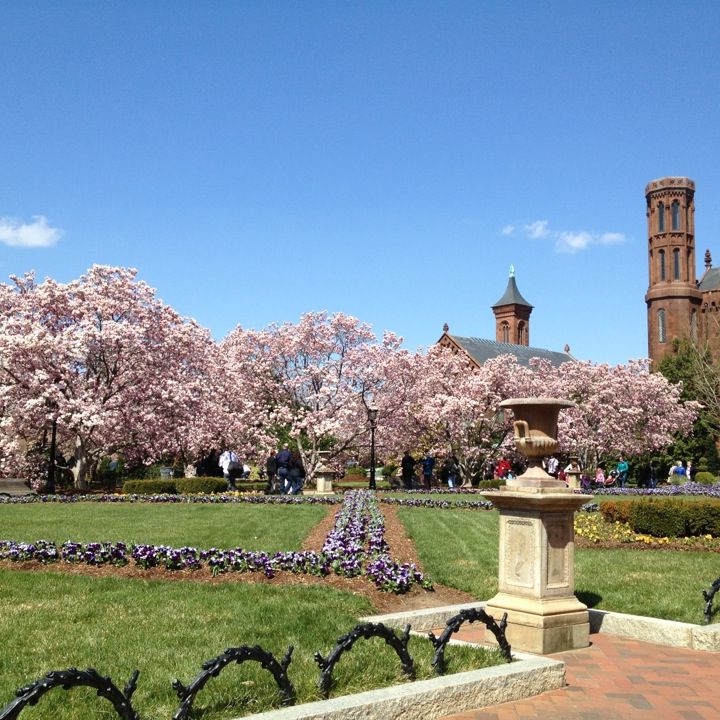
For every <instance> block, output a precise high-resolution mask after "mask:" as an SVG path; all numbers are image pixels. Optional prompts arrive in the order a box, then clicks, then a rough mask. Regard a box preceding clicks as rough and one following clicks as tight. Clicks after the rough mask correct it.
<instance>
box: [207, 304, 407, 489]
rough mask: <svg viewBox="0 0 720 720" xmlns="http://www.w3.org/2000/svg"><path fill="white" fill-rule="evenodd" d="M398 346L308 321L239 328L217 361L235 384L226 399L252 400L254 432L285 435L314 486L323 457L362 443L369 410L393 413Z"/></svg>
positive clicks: (344, 320) (355, 326) (357, 326)
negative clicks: (391, 388)
mask: <svg viewBox="0 0 720 720" xmlns="http://www.w3.org/2000/svg"><path fill="white" fill-rule="evenodd" d="M400 342H401V340H400V339H399V338H397V337H395V336H394V335H391V334H387V335H386V336H385V337H384V338H383V340H382V342H377V340H376V338H375V335H374V334H373V332H372V330H371V328H370V326H369V325H367V324H365V323H361V322H360V321H359V320H358V319H357V318H354V317H351V316H349V315H344V314H342V313H336V314H334V315H328V314H327V313H307V314H306V315H303V316H302V317H301V318H300V321H299V322H298V323H297V324H293V323H285V324H283V325H272V326H270V327H269V328H267V329H266V330H262V331H252V330H243V329H242V328H237V329H236V330H235V331H233V332H232V333H231V334H230V335H229V336H228V338H226V339H225V340H224V341H223V343H222V345H221V353H222V354H223V355H224V356H225V358H226V362H227V365H228V372H229V373H230V374H231V376H232V377H236V378H239V379H240V380H239V381H238V383H237V384H236V385H234V386H232V387H230V388H229V389H228V392H229V393H230V394H232V395H234V396H235V397H236V398H238V401H239V398H240V397H244V398H247V397H251V398H252V400H251V402H252V414H253V422H254V423H255V427H256V428H257V429H256V432H257V433H258V434H264V440H265V441H268V440H270V439H271V433H272V430H273V428H274V429H276V430H277V428H280V427H282V428H285V429H286V430H287V432H288V433H289V435H290V437H292V438H293V439H294V440H295V441H296V442H297V447H298V450H299V452H300V455H301V457H302V461H303V465H304V466H305V471H306V473H307V477H308V479H310V480H312V478H313V475H314V473H315V470H316V468H317V467H318V465H319V463H320V454H319V453H320V451H321V450H327V452H328V458H327V459H328V461H330V462H331V461H333V460H340V459H342V458H344V457H345V456H346V455H347V453H348V452H349V451H350V450H351V449H354V448H355V447H356V446H357V445H358V444H363V443H365V442H366V438H367V434H368V426H367V422H368V421H367V408H368V407H369V406H371V405H372V404H379V403H380V402H383V403H384V412H385V413H386V414H389V413H390V412H391V409H392V407H394V405H393V403H392V402H391V401H390V400H389V399H388V393H387V392H386V393H385V394H383V389H384V386H385V385H386V379H387V377H388V375H389V367H390V366H391V365H392V364H393V362H394V360H395V358H396V357H399V356H400V355H403V353H402V352H401V351H399V345H400ZM231 401H232V400H231ZM271 447H272V444H271V443H267V448H266V449H267V450H270V449H271Z"/></svg>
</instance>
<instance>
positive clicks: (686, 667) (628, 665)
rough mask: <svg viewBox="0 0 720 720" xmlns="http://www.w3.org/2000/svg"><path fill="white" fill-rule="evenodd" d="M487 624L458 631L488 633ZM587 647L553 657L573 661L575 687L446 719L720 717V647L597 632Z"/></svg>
mask: <svg viewBox="0 0 720 720" xmlns="http://www.w3.org/2000/svg"><path fill="white" fill-rule="evenodd" d="M484 630H485V628H484V626H480V627H475V626H474V624H473V625H467V626H464V627H462V628H461V629H460V631H459V632H458V633H456V634H455V635H454V636H453V637H454V638H457V639H458V640H468V641H470V642H473V641H478V640H481V639H482V635H483V634H484ZM590 642H591V645H590V647H588V648H585V649H582V650H571V651H569V652H564V653H557V654H555V655H551V656H549V657H553V658H558V659H559V660H563V661H564V662H565V663H566V668H567V669H566V676H567V677H566V679H567V686H566V687H564V688H562V689H560V690H552V691H550V692H546V693H543V694H542V695H538V696H536V697H533V698H528V699H527V700H520V701H517V702H511V703H504V704H503V705H495V706H494V707H490V708H485V709H479V710H472V711H470V712H462V713H457V714H455V715H449V716H448V717H446V718H443V720H517V719H519V718H523V719H524V720H529V719H530V718H547V719H548V720H550V719H552V720H614V719H616V718H617V720H620V719H622V720H636V719H639V718H642V719H643V720H649V719H650V718H657V719H658V720H660V719H662V720H668V719H673V718H677V719H679V720H718V719H719V718H720V683H719V682H718V681H719V680H720V653H708V652H699V651H694V650H684V649H679V648H668V647H662V646H660V645H652V644H650V643H643V642H636V641H634V640H623V639H621V638H616V637H613V636H611V635H600V634H593V635H591V636H590Z"/></svg>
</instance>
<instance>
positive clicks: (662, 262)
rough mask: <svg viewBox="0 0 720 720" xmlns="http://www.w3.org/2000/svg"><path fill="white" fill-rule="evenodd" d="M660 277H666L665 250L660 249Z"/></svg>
mask: <svg viewBox="0 0 720 720" xmlns="http://www.w3.org/2000/svg"><path fill="white" fill-rule="evenodd" d="M659 255H660V279H661V280H664V279H665V251H664V250H660V253H659Z"/></svg>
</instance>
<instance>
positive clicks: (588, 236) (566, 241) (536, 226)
mask: <svg viewBox="0 0 720 720" xmlns="http://www.w3.org/2000/svg"><path fill="white" fill-rule="evenodd" d="M515 230H516V227H515V225H505V227H504V228H503V229H502V230H501V233H502V234H503V235H505V236H508V235H512V234H513V233H514V232H515ZM522 230H523V231H524V232H525V235H526V236H527V237H529V238H530V239H531V240H542V239H544V238H550V239H553V240H555V252H559V253H570V254H572V253H576V252H580V251H581V250H586V249H587V248H589V247H590V246H591V245H617V244H618V243H622V242H625V241H626V240H627V236H626V235H625V234H623V233H619V232H604V233H591V232H588V231H587V230H551V229H550V222H549V221H548V220H535V222H531V223H530V224H529V225H523V226H522Z"/></svg>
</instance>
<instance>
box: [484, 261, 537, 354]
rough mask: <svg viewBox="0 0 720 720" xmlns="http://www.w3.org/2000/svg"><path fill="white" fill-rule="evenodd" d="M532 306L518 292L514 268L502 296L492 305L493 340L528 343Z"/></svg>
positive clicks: (511, 268) (514, 343) (518, 343)
mask: <svg viewBox="0 0 720 720" xmlns="http://www.w3.org/2000/svg"><path fill="white" fill-rule="evenodd" d="M532 309H533V306H532V305H531V304H530V303H529V302H528V301H527V300H526V299H525V298H524V297H523V296H522V295H521V294H520V291H519V290H518V287H517V283H516V282H515V268H513V267H512V265H511V266H510V278H509V280H508V284H507V288H505V293H504V294H503V296H502V297H501V298H500V299H499V300H498V301H497V302H496V303H495V304H494V305H493V306H492V311H493V313H494V314H495V340H496V341H497V342H500V343H512V344H513V345H530V313H531V312H532Z"/></svg>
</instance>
